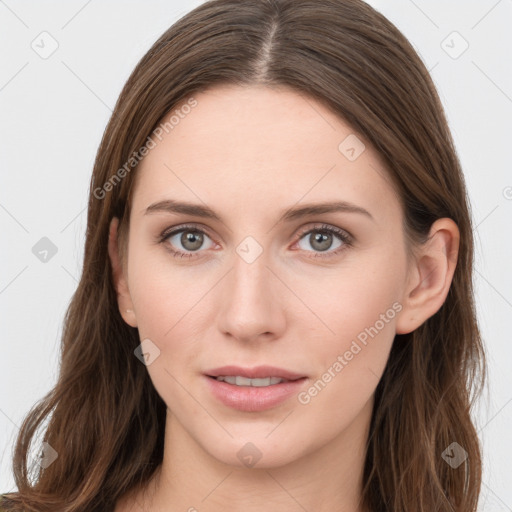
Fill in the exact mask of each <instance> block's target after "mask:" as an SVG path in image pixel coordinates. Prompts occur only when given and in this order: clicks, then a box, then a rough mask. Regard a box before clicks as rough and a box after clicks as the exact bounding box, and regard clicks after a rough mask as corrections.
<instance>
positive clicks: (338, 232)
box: [158, 224, 352, 258]
mask: <svg viewBox="0 0 512 512" xmlns="http://www.w3.org/2000/svg"><path fill="white" fill-rule="evenodd" d="M183 231H192V232H195V233H200V234H203V235H206V236H208V237H209V238H211V237H210V235H208V233H207V232H206V231H203V230H202V229H200V228H198V227H197V226H194V225H183V226H178V227H177V228H173V229H172V230H171V231H169V230H168V229H167V230H165V231H164V232H163V233H161V234H160V236H159V237H158V242H159V243H162V244H163V243H165V242H167V240H168V239H169V238H170V237H172V236H174V235H176V234H177V233H181V232H183ZM311 233H322V234H325V233H329V234H333V235H335V236H337V237H338V238H339V239H340V240H341V241H342V242H343V245H341V246H340V247H338V248H337V249H336V250H334V251H328V252H327V251H326V252H325V253H322V252H315V251H307V252H313V253H314V256H313V258H331V257H334V256H337V255H338V254H340V253H341V252H343V251H344V250H346V249H347V248H348V247H351V246H352V236H351V235H349V234H348V233H347V232H346V231H344V230H342V229H339V228H336V227H334V226H329V225H328V224H322V225H321V226H319V227H318V226H315V227H313V228H309V229H305V230H303V231H301V232H300V233H299V238H298V240H297V242H298V241H300V240H302V238H304V237H305V236H306V235H309V234H311ZM166 248H167V250H168V251H169V252H170V253H171V255H172V256H173V257H175V258H193V257H194V256H195V255H196V254H197V253H198V252H200V251H194V252H188V253H187V252H182V251H176V250H174V249H172V248H171V247H170V245H169V244H167V247H166Z"/></svg>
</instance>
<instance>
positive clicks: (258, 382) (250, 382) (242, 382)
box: [216, 375, 286, 388]
mask: <svg viewBox="0 0 512 512" xmlns="http://www.w3.org/2000/svg"><path fill="white" fill-rule="evenodd" d="M216 378H217V380H220V381H224V382H227V383H228V384H234V385H235V386H252V387H257V388H258V387H265V386H272V385H274V384H279V383H280V382H286V379H281V378H279V377H266V378H265V379H248V378H247V377H242V376H240V375H237V376H234V377H233V376H225V377H224V376H219V377H216Z"/></svg>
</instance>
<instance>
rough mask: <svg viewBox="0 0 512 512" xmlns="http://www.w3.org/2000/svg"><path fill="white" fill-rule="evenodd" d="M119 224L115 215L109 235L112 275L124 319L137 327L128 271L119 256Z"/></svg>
mask: <svg viewBox="0 0 512 512" xmlns="http://www.w3.org/2000/svg"><path fill="white" fill-rule="evenodd" d="M118 226H119V219H118V218H117V217H114V218H113V219H112V220H111V222H110V229H109V235H108V255H109V257H110V264H111V265H112V276H113V278H114V287H115V289H116V293H117V304H118V306H119V312H120V313H121V316H122V317H123V319H124V321H125V322H126V323H127V324H128V325H130V326H131V327H137V319H136V317H135V310H134V307H133V304H132V299H131V296H130V290H129V289H128V282H127V280H126V275H125V273H126V272H125V269H124V268H123V266H122V264H121V259H120V257H119V243H118V233H117V228H118Z"/></svg>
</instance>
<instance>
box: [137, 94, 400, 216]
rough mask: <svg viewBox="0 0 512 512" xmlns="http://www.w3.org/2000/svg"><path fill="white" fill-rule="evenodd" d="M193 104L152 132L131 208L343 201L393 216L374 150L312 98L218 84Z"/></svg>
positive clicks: (252, 207) (391, 195)
mask: <svg viewBox="0 0 512 512" xmlns="http://www.w3.org/2000/svg"><path fill="white" fill-rule="evenodd" d="M193 100H194V101H195V103H190V99H187V100H185V101H184V102H182V103H181V104H179V105H177V106H176V107H175V108H173V110H172V111H171V112H169V113H168V115H167V116H166V118H165V119H164V123H165V122H166V121H168V122H169V124H168V125H166V126H167V129H166V130H161V132H162V133H161V134H160V137H159V138H156V137H154V136H153V137H152V138H153V140H154V142H155V143H156V146H155V147H153V149H151V150H150V151H149V153H148V154H147V155H146V156H145V157H144V159H143V160H142V161H141V163H140V165H139V167H138V169H137V172H136V174H137V182H136V186H135V190H134V208H135V207H137V208H143V207H145V206H147V205H149V203H150V202H154V201H156V200H160V199H165V198H166V197H167V196H171V197H172V198H179V199H182V200H190V201H195V202H197V201H198V199H200V200H201V201H203V202H206V203H208V204H210V203H211V204H212V206H215V207H217V206H218V207H224V208H226V209H229V208H230V207H231V208H234V209H236V210H237V211H240V210H241V209H243V210H244V211H252V212H257V211H258V208H260V209H261V208H262V207H264V208H265V209H266V210H267V211H268V210H269V208H271V207H272V206H273V205H279V208H278V209H279V211H281V210H282V208H281V207H282V206H283V205H286V206H288V205H290V204H293V203H297V202H299V201H304V202H313V201H320V200H321V201H325V200H346V201H353V202H358V203H359V204H360V205H361V206H362V207H364V208H367V209H373V210H375V209H376V208H377V209H379V215H381V214H385V213H388V214H390V215H395V216H396V215H399V214H400V212H399V211H398V210H399V208H400V205H399V201H398V197H397V196H396V194H395V190H394V188H393V186H392V185H391V180H390V178H389V175H388V174H387V171H386V170H385V168H384V166H383V164H382V163H381V161H380V158H379V155H378V154H377V152H376V151H375V150H374V149H373V147H372V146H370V145H369V144H368V143H367V141H366V140H364V139H363V138H362V137H361V136H360V135H358V134H356V133H355V132H354V130H353V129H352V128H351V127H350V126H349V125H348V124H347V123H346V122H344V121H343V120H342V119H340V118H339V117H338V116H336V115H335V114H334V113H333V112H332V111H330V110H329V109H328V108H327V107H325V106H324V105H322V104H320V103H319V102H317V101H315V100H314V99H312V98H310V97H307V96H305V95H303V94H301V93H298V92H295V91H292V90H289V89H285V88H281V89H271V88H267V87H261V86H258V87H254V86H251V87H238V86H221V87H215V88H212V89H209V90H206V91H204V92H201V93H199V94H196V95H194V96H193ZM187 104H189V105H190V104H194V106H193V107H187V108H183V105H187ZM161 126H162V125H161ZM159 139H161V140H159ZM260 213H261V212H260Z"/></svg>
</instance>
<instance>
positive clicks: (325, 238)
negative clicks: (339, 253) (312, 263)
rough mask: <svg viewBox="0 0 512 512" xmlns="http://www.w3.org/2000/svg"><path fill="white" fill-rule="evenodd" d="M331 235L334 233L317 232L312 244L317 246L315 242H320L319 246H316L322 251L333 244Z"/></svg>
mask: <svg viewBox="0 0 512 512" xmlns="http://www.w3.org/2000/svg"><path fill="white" fill-rule="evenodd" d="M331 237H332V235H330V234H326V233H317V234H316V235H315V236H314V243H313V244H312V246H313V247H315V244H317V243H319V246H317V247H316V248H317V249H318V250H320V251H325V250H327V249H329V247H330V246H331ZM326 242H327V243H326Z"/></svg>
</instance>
